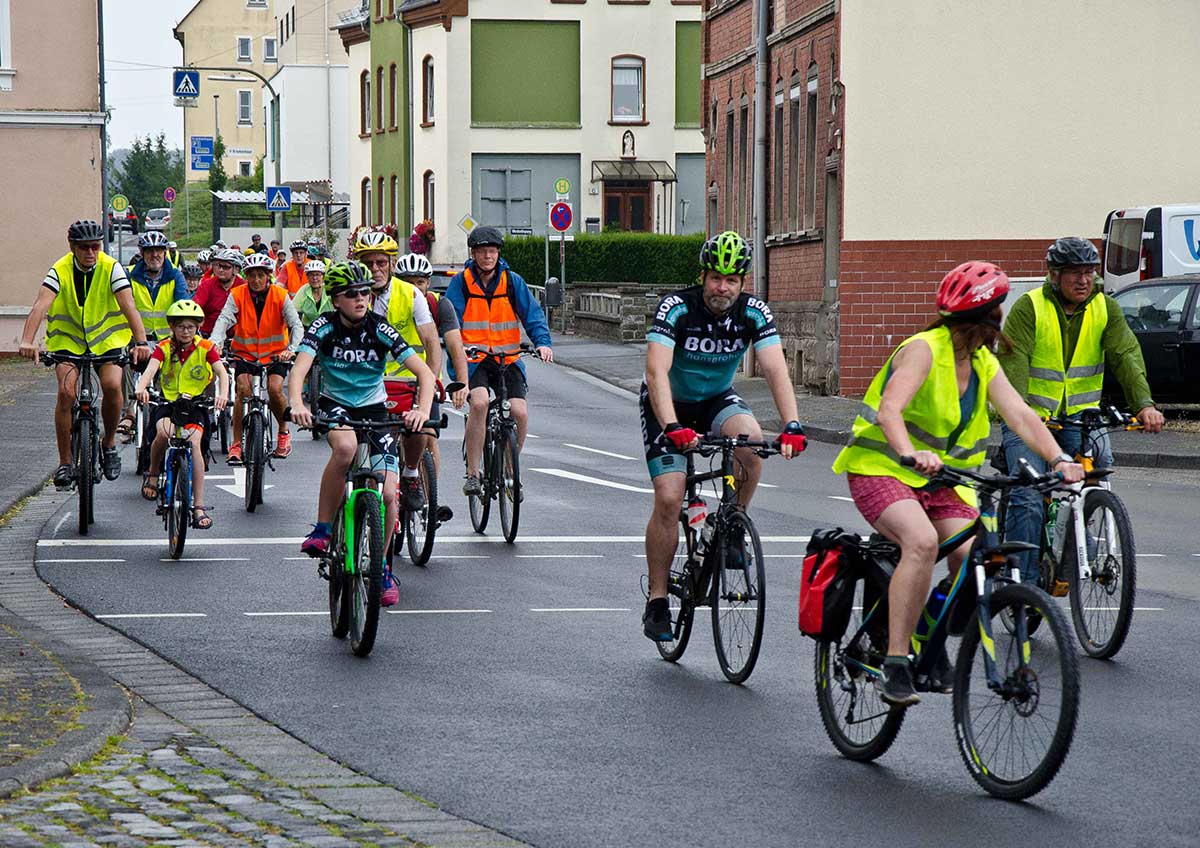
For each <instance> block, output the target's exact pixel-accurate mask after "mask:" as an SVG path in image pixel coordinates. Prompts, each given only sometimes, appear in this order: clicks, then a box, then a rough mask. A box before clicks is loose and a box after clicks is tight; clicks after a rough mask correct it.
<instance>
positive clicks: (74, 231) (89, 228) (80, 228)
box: [67, 221, 104, 241]
mask: <svg viewBox="0 0 1200 848" xmlns="http://www.w3.org/2000/svg"><path fill="white" fill-rule="evenodd" d="M103 239H104V230H103V229H101V227H100V225H99V224H97V223H96V222H95V221H76V222H75V223H74V224H72V225H71V226H69V227H67V241H102V240H103Z"/></svg>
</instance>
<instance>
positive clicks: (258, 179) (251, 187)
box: [231, 156, 264, 191]
mask: <svg viewBox="0 0 1200 848" xmlns="http://www.w3.org/2000/svg"><path fill="white" fill-rule="evenodd" d="M263 158H264V157H262V156H260V157H258V162H256V163H255V165H254V173H253V174H251V175H250V176H248V177H234V178H233V184H232V186H231V188H232V189H233V190H234V191H262V190H263V185H264V183H263Z"/></svg>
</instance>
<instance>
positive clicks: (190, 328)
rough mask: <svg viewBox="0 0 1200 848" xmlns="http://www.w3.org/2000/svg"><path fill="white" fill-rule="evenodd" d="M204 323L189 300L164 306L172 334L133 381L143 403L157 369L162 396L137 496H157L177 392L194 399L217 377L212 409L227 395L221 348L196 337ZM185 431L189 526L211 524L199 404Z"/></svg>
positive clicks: (221, 404)
mask: <svg viewBox="0 0 1200 848" xmlns="http://www.w3.org/2000/svg"><path fill="white" fill-rule="evenodd" d="M202 321H204V309H203V308H201V306H200V304H198V303H196V301H194V300H177V301H175V302H174V303H172V304H171V305H170V306H169V307H167V324H168V326H169V327H170V331H171V335H170V336H169V337H168V338H166V339H163V340H162V341H161V342H159V343H158V347H156V348H155V349H154V351H153V352H152V353H151V354H150V362H149V364H148V365H147V366H146V370H145V372H144V373H143V374H142V376H141V377H140V378H139V379H138V382H137V386H136V387H135V388H134V391H135V392H136V393H137V399H138V400H139V401H140V402H142V403H148V402H149V400H150V384H151V383H152V382H153V381H154V377H155V375H157V374H158V373H159V372H160V371H161V372H162V376H161V378H160V379H159V388H160V389H161V391H162V395H163V397H164V398H166V399H167V403H166V404H164V405H163V406H159V407H156V408H155V412H154V416H153V419H152V421H151V426H152V427H153V428H154V442H153V444H151V445H150V468H149V469H148V470H147V472H146V476H145V477H144V478H143V480H142V497H143V498H145V499H146V500H148V501H153V500H157V499H158V474H159V470H160V469H161V468H162V461H163V456H164V454H165V453H166V451H167V442H168V441H169V440H170V438H171V435H172V433H174V432H175V423H174V420H173V417H172V413H173V412H174V407H175V403H176V401H178V400H179V398H180V397H181V396H185V397H192V398H199V397H200V396H201V395H203V394H204V393H205V391H206V390H207V389H208V387H209V384H210V383H212V380H213V376H214V375H215V376H216V378H217V384H218V385H217V392H216V398H215V399H214V400H213V406H214V407H216V409H217V411H220V410H222V409H224V408H225V404H226V402H227V399H228V397H229V372H228V371H227V370H226V368H225V363H224V362H222V361H221V352H220V351H219V350H217V348H216V347H215V346H214V345H213V343H212V342H210V341H209V340H208V339H201V338H198V337H197V336H196V333H197V331H198V330H199V329H200V324H201V322H202ZM187 418H188V420H187V423H186V424H185V425H184V430H185V431H186V432H187V438H188V442H189V443H191V446H192V492H193V494H194V501H193V503H194V504H195V506H193V507H192V526H193V527H195V528H196V529H197V530H208V529H209V528H211V527H212V524H213V522H212V517H211V516H210V515H209V514H208V510H209V507H206V506H201V504H203V503H204V452H203V450H202V445H201V440H202V438H203V436H204V425H205V420H206V418H207V416H206V415H205V412H204V410H203V409H202V408H198V407H196V408H193V409H192V410H191V412H190V413H189V414H188V416H187Z"/></svg>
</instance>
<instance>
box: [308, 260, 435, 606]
mask: <svg viewBox="0 0 1200 848" xmlns="http://www.w3.org/2000/svg"><path fill="white" fill-rule="evenodd" d="M326 285H327V287H328V288H329V293H330V297H331V298H332V300H333V311H332V312H326V313H325V314H323V315H321V316H320V317H319V318H317V320H316V321H314V322H313V323H312V325H311V326H310V327H309V328H308V332H307V333H306V334H305V336H304V340H303V342H302V343H301V344H300V348H299V351H298V356H297V359H296V373H294V374H293V375H292V379H291V382H290V389H289V395H290V398H289V400H290V403H291V408H292V420H293V421H295V422H296V423H297V424H298V425H299V426H301V427H311V426H312V412H311V411H310V410H309V409H307V408H306V407H305V406H304V401H303V399H302V398H301V389H302V387H303V386H304V381H305V379H306V378H307V376H308V369H309V368H310V367H311V365H312V362H313V359H314V358H315V359H316V360H317V361H318V362H319V363H320V367H321V372H322V375H323V382H322V384H321V396H320V398H319V399H318V401H317V407H318V410H319V411H320V412H321V413H323V414H324V415H327V416H333V417H336V416H339V415H344V416H346V417H348V418H354V419H358V420H364V419H365V420H386V419H387V418H388V413H387V410H386V409H385V407H384V400H385V399H386V397H387V394H386V392H385V391H384V388H383V369H384V365H385V363H386V362H387V357H388V356H389V355H390V356H391V357H393V358H394V359H395V360H396V361H397V362H402V363H404V364H405V365H406V366H407V367H409V368H410V369H412V371H413V373H414V374H416V375H417V380H418V382H419V384H420V390H419V397H418V398H417V402H416V404H415V405H414V407H413V408H412V409H410V410H408V411H407V412H405V413H404V414H403V416H402V417H403V419H404V421H405V423H406V424H408V426H410V427H412V428H417V427H420V426H422V425H423V424H424V423H425V422H426V421H427V420H429V413H430V407H431V404H432V402H433V392H434V378H433V372H432V371H430V370H429V368H428V367H426V365H425V363H424V362H422V361H421V358H420V356H418V355H417V353H416V351H414V350H413V349H412V348H411V347H409V346H408V344H407V343H405V341H404V339H403V337H401V335H400V333H398V332H397V331H396V328H395V327H392V326H391V325H390V324H388V323H387V321H385V320H383V318H381V317H380V316H379V315H378V314H377V313H375V312H373V311H372V310H371V306H370V297H371V277H370V272H369V271H368V270H367V268H366V267H365V266H364V265H362V264H361V263H359V262H353V261H351V262H340V263H338V264H336V265H333V266H331V267H330V269H329V274H328V276H327V283H326ZM369 438H370V445H371V468H372V470H378V469H379V468H381V467H382V469H383V470H384V474H385V478H384V484H383V500H384V507H385V515H384V528H385V532H386V534H387V536H386V538H385V540H384V548H385V549H386V548H387V546H388V544H389V543H390V542H391V536H392V532H393V530H394V529H395V527H396V519H397V516H398V513H399V509H398V507H397V504H396V486H397V471H398V466H399V462H398V461H397V459H396V453H395V441H394V440H393V439H392V438H391V437H390V436H388V435H386V434H376V433H372V434H370V436H369ZM327 439H328V441H329V447H330V450H331V451H332V453H331V454H330V457H329V463H328V464H327V465H326V466H325V472H324V474H322V476H321V491H320V495H319V496H318V501H317V523H316V525H315V526H314V527H313V530H312V532H311V533H309V534H308V537H307V538H305V540H304V543H303V544H302V545H301V546H300V550H301V551H303V552H304V553H306V554H308V555H309V556H314V557H319V556H321V555H322V554H324V553H325V552H326V551H328V550H329V540H330V535H331V529H332V528H331V523H330V522H332V521H333V517H334V512H335V510H336V509H337V505H338V500H339V498H340V497H341V493H342V487H343V485H344V484H345V479H346V471H347V469H348V468H349V467H350V463H351V462H352V461H353V460H354V454H355V451H356V450H357V447H358V442H357V439H356V438H355V434H354V432H353V431H352V430H347V429H345V428H334V429H332V430H330V431H329V433H328V436H327ZM399 599H400V587H399V585H398V583H397V582H396V581H395V579H393V577H392V573H391V568H390V567H389V568H388V570H387V571H386V572H385V574H384V581H383V597H382V599H381V603H382V604H383V605H384V606H391V605H393V604H395V603H396V602H397V601H399Z"/></svg>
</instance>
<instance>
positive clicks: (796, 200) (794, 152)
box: [788, 74, 801, 230]
mask: <svg viewBox="0 0 1200 848" xmlns="http://www.w3.org/2000/svg"><path fill="white" fill-rule="evenodd" d="M788 124H789V126H788V220H789V221H790V222H791V225H792V229H793V230H799V229H801V226H800V76H799V74H793V75H792V82H791V86H790V87H789V88H788Z"/></svg>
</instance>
